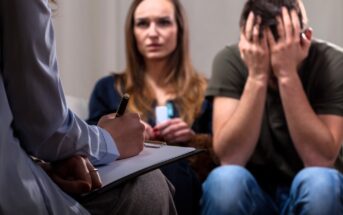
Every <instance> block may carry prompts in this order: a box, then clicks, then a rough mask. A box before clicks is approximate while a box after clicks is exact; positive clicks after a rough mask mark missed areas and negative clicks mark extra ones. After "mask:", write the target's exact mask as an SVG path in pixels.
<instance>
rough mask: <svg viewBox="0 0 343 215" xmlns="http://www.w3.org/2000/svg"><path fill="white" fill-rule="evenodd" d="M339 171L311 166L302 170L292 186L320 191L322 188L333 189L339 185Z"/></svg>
mask: <svg viewBox="0 0 343 215" xmlns="http://www.w3.org/2000/svg"><path fill="white" fill-rule="evenodd" d="M338 179H339V173H338V171H337V170H334V169H329V168H322V167H310V168H305V169H303V170H302V171H300V172H299V173H298V174H297V175H296V177H295V178H294V181H293V185H292V187H297V188H305V189H309V190H313V191H315V192H318V191H320V190H332V189H334V188H335V187H336V186H339V184H338V183H339V180H338Z"/></svg>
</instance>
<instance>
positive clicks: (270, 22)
mask: <svg viewBox="0 0 343 215" xmlns="http://www.w3.org/2000/svg"><path fill="white" fill-rule="evenodd" d="M283 6H284V7H286V8H287V9H288V11H290V10H292V9H294V10H296V12H297V13H298V17H299V20H300V27H301V28H303V16H302V14H301V10H300V6H299V3H298V0H248V1H247V2H246V3H245V5H244V8H243V11H242V14H241V19H240V23H239V25H240V27H241V28H244V27H245V23H246V21H247V19H248V16H249V13H250V12H251V11H252V12H253V13H254V15H255V17H257V16H259V17H261V19H262V21H261V26H260V37H262V31H263V29H264V28H265V27H269V28H270V29H271V31H272V33H273V36H274V38H275V39H276V40H277V39H278V38H279V35H278V33H277V28H276V26H277V21H276V17H277V16H279V15H281V7H283ZM255 21H256V20H255Z"/></svg>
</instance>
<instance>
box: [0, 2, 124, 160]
mask: <svg viewBox="0 0 343 215" xmlns="http://www.w3.org/2000/svg"><path fill="white" fill-rule="evenodd" d="M1 4H4V5H2V6H4V7H5V8H15V9H13V10H8V11H6V10H3V11H4V13H5V14H3V15H2V17H1V18H2V19H3V21H2V26H1V27H2V28H3V30H2V32H3V38H2V41H1V42H2V45H3V47H4V48H3V50H2V51H3V53H2V55H3V59H4V62H3V65H2V66H3V77H4V83H5V88H6V92H7V96H8V100H9V104H10V107H11V110H12V113H13V123H12V127H13V129H14V131H15V134H16V136H17V137H18V138H19V139H20V141H21V144H22V147H23V148H24V149H25V150H26V151H27V152H28V153H29V154H32V155H34V156H36V157H38V158H41V159H44V160H47V161H55V160H59V159H63V158H66V157H69V156H72V155H74V154H83V155H88V156H89V157H91V159H92V160H93V161H94V162H95V163H97V164H103V163H106V162H109V161H112V160H114V159H116V158H117V157H118V156H119V154H118V150H117V149H116V146H115V143H114V142H113V140H112V138H110V137H109V134H108V133H106V131H104V130H102V129H101V128H99V127H97V126H89V125H87V123H85V122H84V121H83V120H81V119H79V118H78V117H77V116H76V115H75V114H74V113H72V112H71V111H70V110H69V109H68V108H67V106H66V102H65V98H64V93H63V89H62V86H61V82H60V78H59V73H58V66H57V59H56V48H55V38H54V32H53V26H52V22H51V11H50V8H49V5H48V0H35V1H28V0H4V1H1ZM6 13H7V14H6Z"/></svg>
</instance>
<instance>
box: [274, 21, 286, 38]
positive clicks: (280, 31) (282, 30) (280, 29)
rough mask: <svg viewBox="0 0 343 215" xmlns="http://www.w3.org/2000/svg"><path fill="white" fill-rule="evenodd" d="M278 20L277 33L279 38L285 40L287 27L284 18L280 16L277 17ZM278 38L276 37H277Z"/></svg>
mask: <svg viewBox="0 0 343 215" xmlns="http://www.w3.org/2000/svg"><path fill="white" fill-rule="evenodd" d="M276 21H277V26H276V28H277V33H278V36H279V40H284V39H285V28H284V24H283V21H282V18H281V17H280V16H277V17H276ZM275 39H276V38H275Z"/></svg>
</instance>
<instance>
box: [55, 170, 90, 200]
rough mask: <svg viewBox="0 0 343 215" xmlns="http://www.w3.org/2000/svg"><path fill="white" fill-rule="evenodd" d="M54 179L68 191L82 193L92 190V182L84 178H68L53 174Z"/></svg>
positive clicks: (75, 193) (76, 193) (69, 192)
mask: <svg viewBox="0 0 343 215" xmlns="http://www.w3.org/2000/svg"><path fill="white" fill-rule="evenodd" d="M51 178H52V179H53V181H54V182H55V183H56V184H57V185H58V186H59V187H60V188H61V189H62V190H63V191H64V192H66V193H68V194H74V195H80V194H83V193H87V192H89V191H91V186H92V185H91V184H89V183H88V182H87V181H84V180H66V179H63V178H61V177H59V176H58V175H55V174H54V175H52V176H51Z"/></svg>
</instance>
